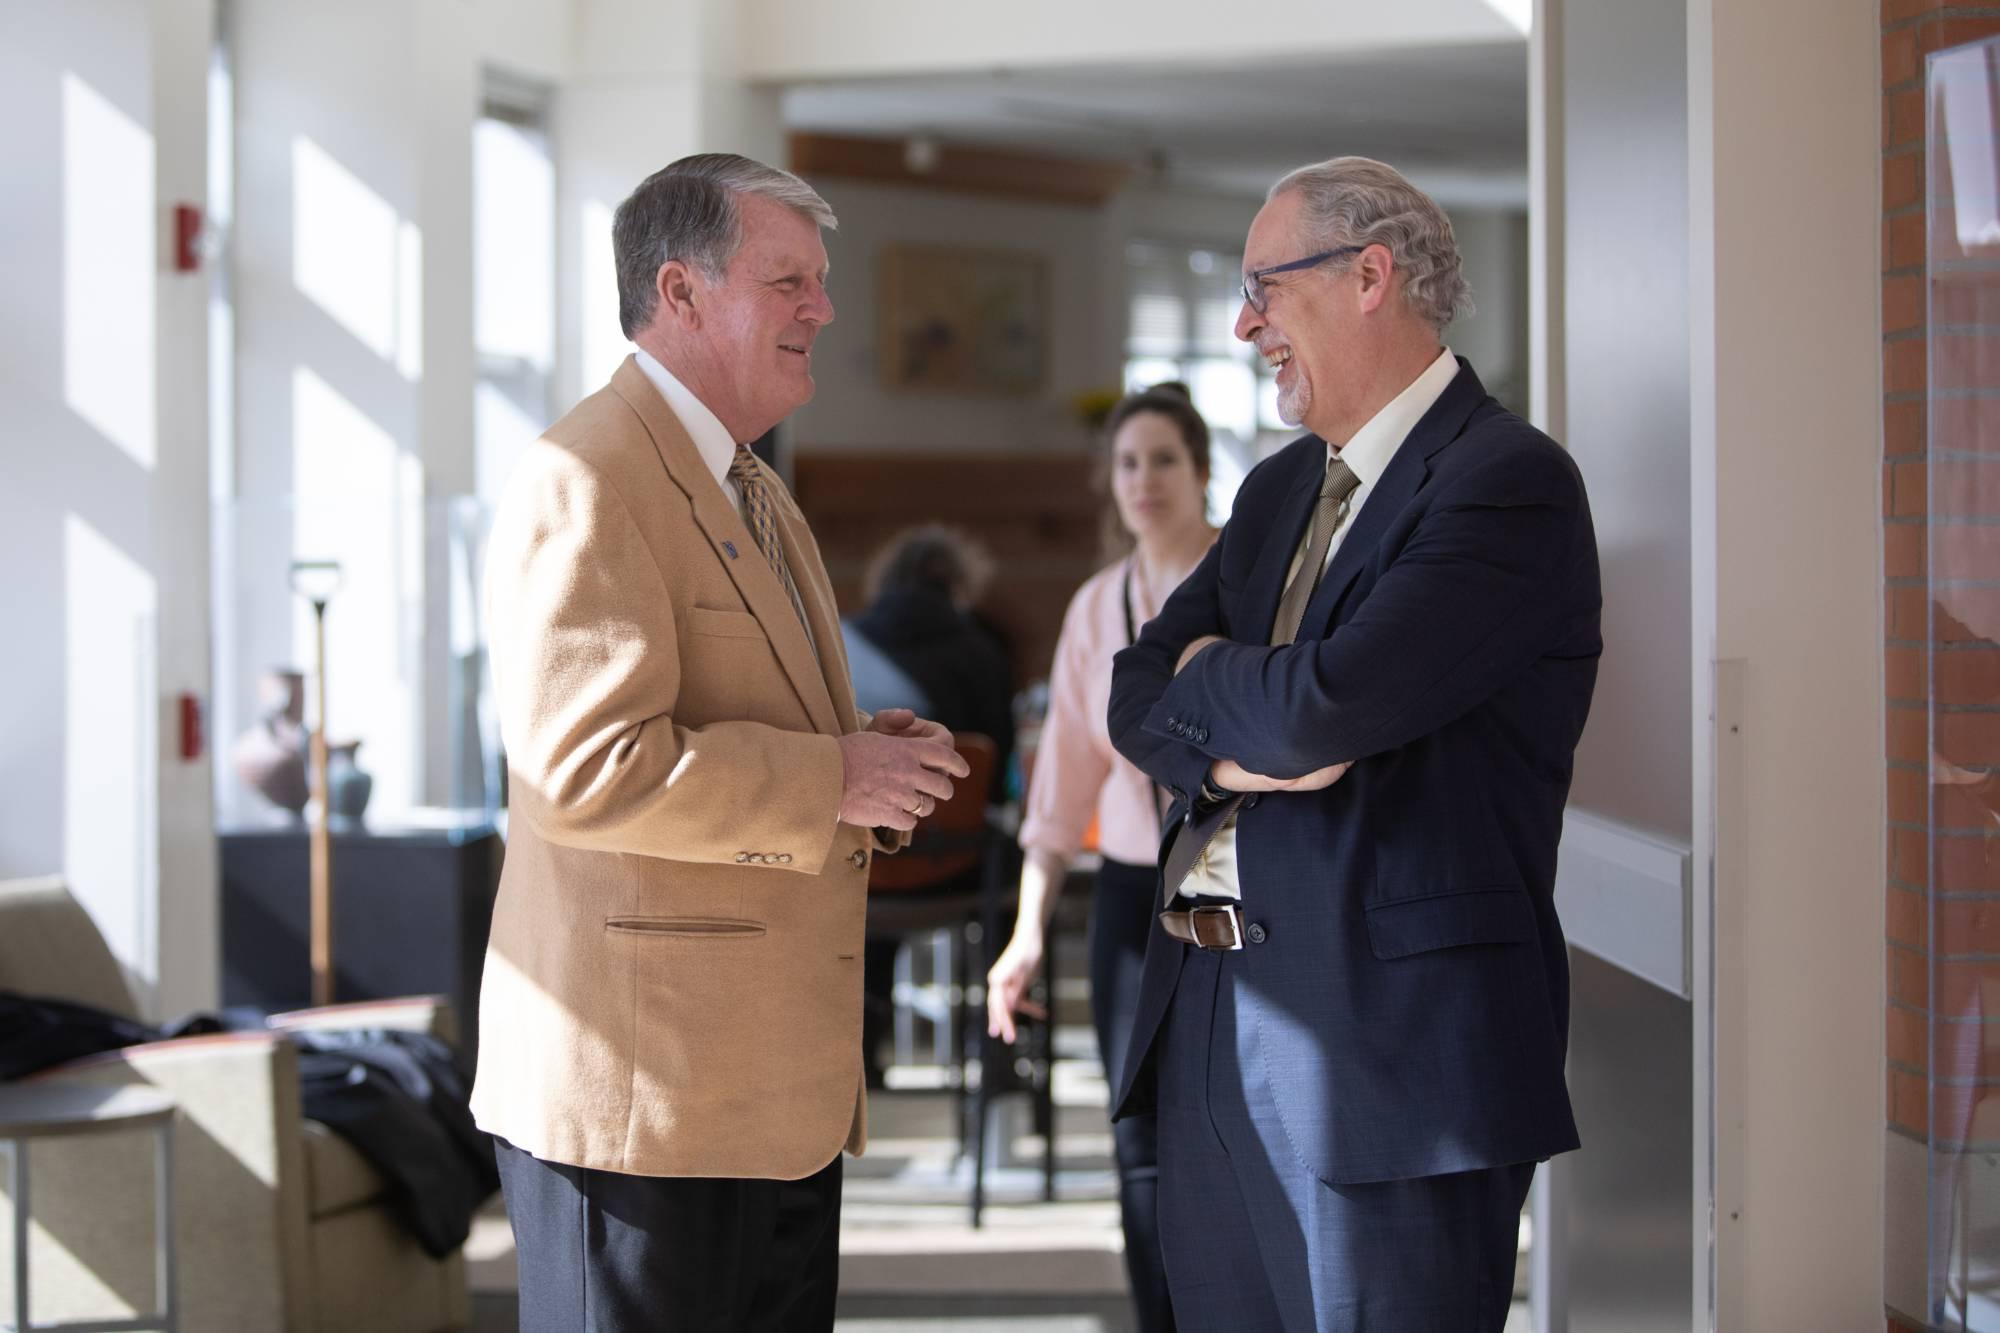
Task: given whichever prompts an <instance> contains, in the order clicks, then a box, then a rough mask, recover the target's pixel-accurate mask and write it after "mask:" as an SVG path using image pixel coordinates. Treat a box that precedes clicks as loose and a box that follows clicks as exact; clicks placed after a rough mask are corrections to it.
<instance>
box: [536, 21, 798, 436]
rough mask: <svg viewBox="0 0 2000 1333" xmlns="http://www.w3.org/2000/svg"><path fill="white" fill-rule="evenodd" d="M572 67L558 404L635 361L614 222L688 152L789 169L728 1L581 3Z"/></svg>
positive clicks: (563, 138) (562, 185)
mask: <svg viewBox="0 0 2000 1333" xmlns="http://www.w3.org/2000/svg"><path fill="white" fill-rule="evenodd" d="M576 8H577V26H576V34H575V46H574V50H575V59H574V61H573V65H572V68H571V71H570V82H569V83H568V84H567V85H566V86H565V87H563V88H562V90H561V91H560V92H559V93H558V96H557V99H556V107H555V134H554V138H555V153H556V173H557V182H558V189H559V191H560V200H559V208H560V210H561V216H560V220H559V222H558V225H557V245H558V250H559V287H558V293H559V294H558V311H557V320H558V333H559V337H558V345H557V351H556V403H557V408H558V410H559V411H560V410H563V409H566V408H567V407H568V406H569V405H570V404H571V403H573V402H575V401H576V400H577V399H578V398H581V397H582V396H583V395H585V394H588V393H591V392H593V391H595V390H596V389H598V388H601V387H602V386H603V384H604V381H605V380H606V379H607V378H609V376H610V374H611V371H612V370H613V369H614V368H615V367H616V366H617V363H618V361H619V360H620V359H622V358H623V357H624V356H625V355H626V353H627V352H628V351H630V346H629V344H627V343H626V341H625V337H624V335H623V334H622V333H621V332H620V331H619V328H618V293H617V289H616V278H615V274H614V272H613V269H612V266H611V214H612V210H613V209H615V208H616V207H617V206H618V203H619V201H620V200H622V199H624V198H625V196H626V195H628V194H630V193H631V192H632V189H633V188H634V187H635V186H637V185H638V184H639V182H640V181H642V180H644V179H645V178H646V177H647V176H649V175H651V174H652V173H653V172H655V171H658V170H659V169H660V168H661V167H664V166H666V165H667V164H668V163H670V162H672V161H674V160H675V159H676V158H680V157H685V156H686V155H688V154H689V153H702V152H733V153H743V154H745V155H746V156H749V157H754V158H757V159H758V160H759V161H763V162H770V163H774V164H780V165H782V163H783V161H784V133H783V129H782V126H781V125H780V122H779V113H778V92H777V90H776V89H771V88H753V87H751V86H749V85H747V84H746V83H744V82H743V80H742V79H741V78H740V77H739V75H738V73H737V61H738V54H737V46H736V43H737V40H738V29H737V27H736V25H735V24H734V22H733V21H732V19H733V14H734V10H733V9H732V7H731V4H730V0H675V3H664V4H663V3H645V2H643V0H576Z"/></svg>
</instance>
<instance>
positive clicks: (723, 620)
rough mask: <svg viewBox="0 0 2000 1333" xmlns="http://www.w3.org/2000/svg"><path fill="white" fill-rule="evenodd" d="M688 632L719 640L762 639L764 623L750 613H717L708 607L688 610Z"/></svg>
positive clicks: (696, 607)
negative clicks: (710, 636)
mask: <svg viewBox="0 0 2000 1333" xmlns="http://www.w3.org/2000/svg"><path fill="white" fill-rule="evenodd" d="M687 624H688V632H689V633H691V634H708V635H712V636H714V637H715V638H718V639H761V638H763V637H764V625H763V622H762V621H760V620H758V619H757V617H755V616H753V615H751V614H750V613H749V612H748V611H715V610H711V609H710V608H708V607H706V606H691V607H689V608H688V609H687Z"/></svg>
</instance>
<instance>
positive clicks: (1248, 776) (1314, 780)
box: [1174, 634, 1354, 792]
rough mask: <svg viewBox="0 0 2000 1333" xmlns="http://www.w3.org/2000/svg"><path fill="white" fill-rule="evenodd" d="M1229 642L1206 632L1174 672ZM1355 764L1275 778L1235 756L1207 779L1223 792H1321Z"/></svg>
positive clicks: (1218, 764) (1187, 649)
mask: <svg viewBox="0 0 2000 1333" xmlns="http://www.w3.org/2000/svg"><path fill="white" fill-rule="evenodd" d="M1224 642H1227V641H1226V640H1225V639H1223V637H1222V636H1221V635H1219V634H1204V635H1202V636H1201V637H1200V638H1199V639H1196V640H1195V641H1194V642H1193V643H1190V644H1189V645H1188V646H1187V647H1185V648H1183V649H1182V650H1181V656H1180V660H1179V661H1178V662H1176V663H1174V674H1175V675H1176V676H1178V675H1179V674H1180V673H1181V672H1183V671H1185V670H1187V665H1188V663H1190V662H1192V661H1194V659H1195V658H1196V657H1198V656H1200V655H1201V651H1202V649H1204V648H1207V647H1208V646H1210V645H1211V644H1217V643H1224ZM1353 767H1354V761H1353V760H1351V759H1350V760H1349V761H1347V762H1346V763H1344V764H1328V765H1327V766H1326V767H1325V768H1316V769H1314V770H1313V771H1312V772H1310V773H1305V774H1301V775H1300V776H1298V777H1295V778H1272V777H1266V776H1264V775H1263V774H1262V773H1252V772H1251V771H1250V770H1249V769H1247V768H1245V767H1243V765H1241V764H1239V763H1237V762H1236V761H1235V760H1234V759H1218V760H1216V761H1215V762H1214V763H1213V764H1210V765H1209V767H1208V780H1209V781H1210V782H1212V783H1214V784H1215V785H1216V786H1218V787H1220V788H1222V789H1223V790H1224V791H1233V792H1264V791H1319V790H1321V789H1323V788H1326V787H1331V786H1332V785H1333V784H1334V783H1336V782H1338V781H1340V778H1341V775H1342V774H1343V773H1345V772H1347V770H1348V769H1350V768H1353Z"/></svg>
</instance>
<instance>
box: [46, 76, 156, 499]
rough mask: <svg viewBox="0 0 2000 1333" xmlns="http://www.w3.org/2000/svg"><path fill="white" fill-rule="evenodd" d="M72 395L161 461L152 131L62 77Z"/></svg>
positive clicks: (73, 404) (118, 439)
mask: <svg viewBox="0 0 2000 1333" xmlns="http://www.w3.org/2000/svg"><path fill="white" fill-rule="evenodd" d="M62 136H63V244H62V265H63V398H64V401H65V402H67V403H68V404H69V406H70V410H71V411H73V412H75V413H76V414H77V415H78V416H80V417H82V418H83V419H84V420H85V421H87V422H89V423H90V424H91V425H92V426H95V427H96V428H97V429H98V430H99V431H100V432H102V433H103V435H104V437H105V438H106V439H108V440H110V441H111V443H113V444H115V445H117V446H118V448H120V449H122V450H123V451H124V452H125V453H126V454H127V455H129V456H130V457H131V459H132V461H133V462H135V463H137V464H139V466H141V467H144V468H149V469H150V468H151V467H152V466H153V458H154V451H155V442H154V429H155V427H154V416H155V412H154V368H153V344H154V330H153V273H154V263H153V257H154V246H155V244H156V242H155V233H154V225H155V224H154V217H153V136H152V134H151V133H150V132H149V131H148V130H147V129H146V128H145V127H144V126H142V125H139V124H138V123H137V122H135V121H134V120H133V119H132V118H131V117H130V116H127V115H126V114H125V113H124V112H123V111H120V110H119V109H118V108H117V107H115V106H113V105H112V104H111V103H110V102H108V101H106V100H105V98H104V97H103V95H102V94H100V93H99V92H97V90H96V89H94V88H92V87H91V86H90V85H89V84H87V83H85V82H84V81H83V80H82V79H80V78H78V77H77V76H76V75H75V74H73V73H70V72H69V71H68V70H65V71H63V76H62Z"/></svg>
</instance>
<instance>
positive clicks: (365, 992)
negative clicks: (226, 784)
mask: <svg viewBox="0 0 2000 1333" xmlns="http://www.w3.org/2000/svg"><path fill="white" fill-rule="evenodd" d="M332 833H333V972H334V977H333V998H334V1001H335V1003H345V1002H348V1001H355V1000H384V999H393V998H396V997H398V996H403V995H431V994H437V995H444V996H446V997H448V998H449V999H450V1000H451V1004H452V1008H453V1010H454V1011H455V1012H456V1015H457V1019H458V1024H459V1031H460V1033H461V1034H462V1040H461V1043H460V1045H461V1046H462V1048H463V1050H464V1053H465V1056H466V1058H467V1059H468V1060H471V1059H472V1058H473V1057H474V1056H475V1055H476V1053H477V1049H478V1020H479V982H480V971H481V968H482V967H483V966H484V964H485V961H486V935H487V931H488V929H489V928H490V927H491V925H492V921H493V900H494V897H495V895H496V894H497V893H498V891H499V887H500V864H501V861H502V859H503V857H504V855H505V848H504V845H503V844H502V842H501V839H500V834H499V831H498V830H497V829H495V828H494V826H493V825H492V824H491V823H488V822H484V821H474V822H468V823H465V824H462V825H456V826H451V827H412V826H405V827H398V826H394V825H387V824H384V825H371V826H369V827H366V828H359V827H348V828H341V827H339V826H337V825H336V826H335V827H334V829H333V830H332ZM219 842H220V844H221V853H222V1002H223V1003H224V1004H225V1005H249V1006H252V1007H254V1008H258V1009H263V1010H267V1011H268V1010H281V1009H298V1008H303V1007H305V1006H306V1005H309V1004H311V1003H312V967H311V963H310V960H309V957H308V948H307V941H308V936H309V934H310V929H309V924H308V916H309V914H308V905H309V894H308V892H307V883H308V879H309V869H310V858H309V854H308V852H307V846H306V826H305V825H304V824H303V823H294V824H290V825H280V826H269V825H266V826H261V827H260V826H253V825H237V826H232V827H226V828H223V829H221V830H219Z"/></svg>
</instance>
